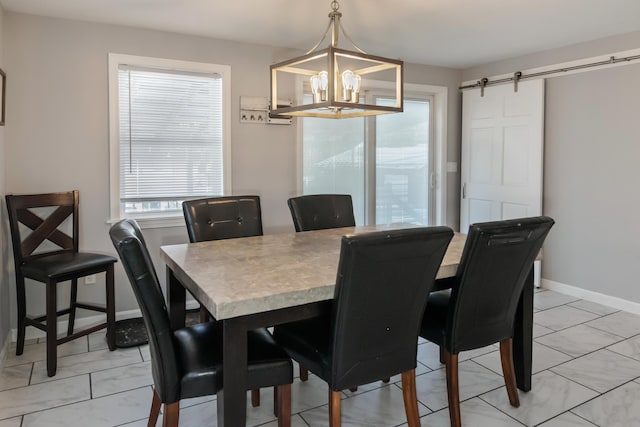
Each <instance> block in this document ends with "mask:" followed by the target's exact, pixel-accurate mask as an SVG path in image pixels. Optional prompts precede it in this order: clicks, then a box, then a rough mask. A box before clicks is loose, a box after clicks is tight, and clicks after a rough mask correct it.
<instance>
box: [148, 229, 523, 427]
mask: <svg viewBox="0 0 640 427" xmlns="http://www.w3.org/2000/svg"><path fill="white" fill-rule="evenodd" d="M407 227H411V226H409V225H406V224H401V225H370V226H356V227H345V228H334V229H326V230H317V231H307V232H300V233H294V232H291V233H282V234H269V235H264V236H255V237H243V238H236V239H226V240H215V241H206V242H199V243H185V244H174V245H166V246H162V247H161V248H160V252H161V258H162V260H163V261H164V262H165V264H166V291H167V305H168V310H169V316H170V321H171V327H172V329H174V330H175V329H179V328H182V327H184V325H185V313H186V291H189V293H190V294H191V295H193V297H194V298H195V299H196V300H197V301H198V302H199V303H200V304H201V306H203V307H204V308H206V309H207V310H208V311H209V313H210V314H211V315H212V316H213V317H214V318H215V319H216V320H217V321H220V322H222V331H223V332H222V333H223V349H222V353H223V364H222V371H223V372H222V384H223V386H222V389H221V390H220V391H218V394H217V399H216V400H217V418H218V426H226V427H234V426H244V425H245V423H246V410H247V408H246V406H247V393H246V392H247V331H249V330H251V329H256V328H260V327H270V326H274V325H277V324H282V323H286V322H292V321H297V320H302V319H306V318H310V317H313V316H317V315H319V314H321V312H322V310H323V306H324V305H326V301H328V300H331V299H333V296H334V287H335V283H336V272H337V268H338V260H339V257H340V247H341V239H342V236H344V235H350V234H359V233H369V232H374V231H384V230H390V229H394V228H407ZM465 239H466V235H465V234H461V233H455V234H454V237H453V239H452V240H451V243H450V244H449V247H448V249H447V251H446V253H445V256H444V258H443V260H442V263H441V265H440V269H439V270H438V273H437V277H436V283H435V286H434V290H442V289H446V288H450V287H452V286H454V285H455V281H454V280H453V279H454V277H455V275H456V270H457V268H458V264H459V263H460V258H461V255H462V250H463V248H464V243H465ZM532 328H533V266H532V269H531V272H530V274H529V275H528V278H527V283H526V284H525V286H524V289H523V292H522V295H521V298H520V302H519V306H518V310H517V312H516V319H515V332H514V337H513V362H514V367H515V373H516V382H517V385H518V388H519V389H520V390H523V391H529V390H530V389H531V366H532V340H533V337H532ZM416 339H417V337H416Z"/></svg>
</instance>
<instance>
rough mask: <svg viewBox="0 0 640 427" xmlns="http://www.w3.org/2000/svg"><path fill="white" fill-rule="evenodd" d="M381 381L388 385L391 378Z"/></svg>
mask: <svg viewBox="0 0 640 427" xmlns="http://www.w3.org/2000/svg"><path fill="white" fill-rule="evenodd" d="M381 381H382V382H383V383H385V384H387V383H388V382H389V381H391V378H383V379H382V380H381Z"/></svg>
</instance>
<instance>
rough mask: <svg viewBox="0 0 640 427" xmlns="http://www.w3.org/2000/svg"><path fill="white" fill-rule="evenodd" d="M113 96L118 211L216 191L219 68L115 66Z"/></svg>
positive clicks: (219, 174)
mask: <svg viewBox="0 0 640 427" xmlns="http://www.w3.org/2000/svg"><path fill="white" fill-rule="evenodd" d="M118 100H119V104H118V110H119V140H120V144H119V145H120V204H121V206H120V207H121V212H122V213H124V214H136V213H141V214H158V213H170V212H171V211H178V212H180V209H181V206H180V204H181V202H182V201H183V200H185V199H189V198H194V197H200V196H213V195H223V194H224V167H223V142H224V141H223V85H222V77H221V75H219V74H213V73H210V74H200V73H191V72H180V71H172V70H155V69H141V68H135V67H130V66H126V65H120V66H119V67H118Z"/></svg>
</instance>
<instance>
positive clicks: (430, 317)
mask: <svg viewBox="0 0 640 427" xmlns="http://www.w3.org/2000/svg"><path fill="white" fill-rule="evenodd" d="M450 299H451V290H446V291H439V292H432V293H431V294H429V299H428V300H427V307H426V308H425V311H424V316H423V318H422V326H421V327H420V336H421V337H422V338H425V339H427V340H429V341H431V342H432V343H434V344H437V345H445V346H446V342H445V340H446V338H445V337H446V325H447V318H448V317H449V300H450Z"/></svg>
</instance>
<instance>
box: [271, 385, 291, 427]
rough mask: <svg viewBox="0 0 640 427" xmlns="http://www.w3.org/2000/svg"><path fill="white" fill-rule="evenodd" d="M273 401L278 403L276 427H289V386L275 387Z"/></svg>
mask: <svg viewBox="0 0 640 427" xmlns="http://www.w3.org/2000/svg"><path fill="white" fill-rule="evenodd" d="M276 389H277V392H276V395H275V396H274V399H275V400H276V401H277V402H278V427H291V384H283V385H281V386H278V387H276Z"/></svg>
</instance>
